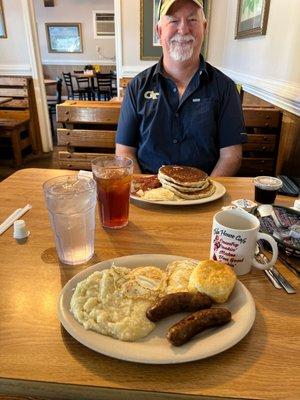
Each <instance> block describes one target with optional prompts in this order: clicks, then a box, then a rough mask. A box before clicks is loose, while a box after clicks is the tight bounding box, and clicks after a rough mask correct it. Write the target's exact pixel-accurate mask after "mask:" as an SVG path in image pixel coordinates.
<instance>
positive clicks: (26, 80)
mask: <svg viewBox="0 0 300 400" xmlns="http://www.w3.org/2000/svg"><path fill="white" fill-rule="evenodd" d="M0 96H1V97H10V98H11V99H10V100H9V101H5V102H2V103H0V112H1V118H2V124H1V125H0V127H1V129H0V131H1V135H0V137H1V138H3V137H6V138H7V137H10V136H11V141H12V147H13V153H14V160H15V162H16V163H17V165H20V164H21V163H22V150H23V149H24V148H26V147H28V146H31V151H32V152H33V153H37V152H39V151H41V150H42V144H41V137H40V127H39V122H38V116H37V107H36V100H35V93H34V87H33V81H32V78H31V77H30V76H0ZM3 118H4V119H5V118H6V119H8V120H9V121H7V122H5V121H4V120H3ZM21 120H22V121H23V123H21V122H20V121H21ZM12 127H14V128H12ZM17 132H19V133H17ZM24 132H26V135H25V134H24ZM21 133H22V137H21V136H20V135H21ZM24 135H25V136H27V138H23V136H24ZM17 137H19V139H18V140H17V139H16V138H17ZM25 139H26V140H25ZM17 146H21V147H20V148H17Z"/></svg>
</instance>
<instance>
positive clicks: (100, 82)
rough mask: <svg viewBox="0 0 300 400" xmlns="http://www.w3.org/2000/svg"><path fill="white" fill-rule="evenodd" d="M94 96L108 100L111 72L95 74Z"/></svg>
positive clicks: (110, 90)
mask: <svg viewBox="0 0 300 400" xmlns="http://www.w3.org/2000/svg"><path fill="white" fill-rule="evenodd" d="M93 92H94V95H95V98H97V99H98V100H110V99H111V98H112V79H111V74H110V73H107V74H101V73H97V74H96V87H95V88H94V90H93Z"/></svg>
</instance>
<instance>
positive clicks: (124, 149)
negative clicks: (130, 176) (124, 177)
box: [116, 143, 142, 174]
mask: <svg viewBox="0 0 300 400" xmlns="http://www.w3.org/2000/svg"><path fill="white" fill-rule="evenodd" d="M116 155H117V156H124V157H128V158H131V160H132V161H133V173H134V174H141V173H142V172H141V169H140V166H139V164H138V162H137V158H136V148H135V147H130V146H124V145H123V144H118V143H116Z"/></svg>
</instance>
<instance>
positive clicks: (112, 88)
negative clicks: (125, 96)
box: [110, 71, 118, 97]
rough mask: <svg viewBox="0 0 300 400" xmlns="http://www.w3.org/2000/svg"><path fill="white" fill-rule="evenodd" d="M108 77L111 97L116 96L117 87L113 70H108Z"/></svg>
mask: <svg viewBox="0 0 300 400" xmlns="http://www.w3.org/2000/svg"><path fill="white" fill-rule="evenodd" d="M110 79H111V94H112V97H116V96H118V88H117V75H116V73H115V71H110Z"/></svg>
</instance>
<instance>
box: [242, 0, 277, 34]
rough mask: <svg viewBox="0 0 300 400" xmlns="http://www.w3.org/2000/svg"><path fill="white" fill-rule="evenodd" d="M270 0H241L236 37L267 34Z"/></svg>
mask: <svg viewBox="0 0 300 400" xmlns="http://www.w3.org/2000/svg"><path fill="white" fill-rule="evenodd" d="M269 9H270V0H239V1H238V8H237V20H236V33H235V39H242V38H246V37H250V36H259V35H265V34H266V32H267V23H268V16H269Z"/></svg>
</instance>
